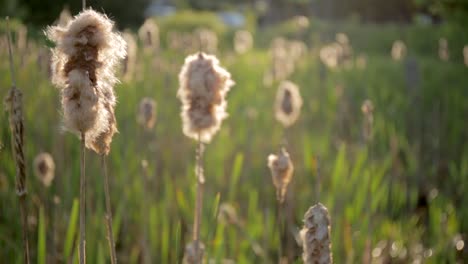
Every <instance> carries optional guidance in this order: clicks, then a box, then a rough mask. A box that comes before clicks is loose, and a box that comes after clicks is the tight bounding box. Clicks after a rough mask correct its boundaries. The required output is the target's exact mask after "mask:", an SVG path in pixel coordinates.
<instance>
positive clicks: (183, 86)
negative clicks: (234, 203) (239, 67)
mask: <svg viewBox="0 0 468 264" xmlns="http://www.w3.org/2000/svg"><path fill="white" fill-rule="evenodd" d="M179 82H180V87H179V90H178V92H177V96H178V98H179V99H180V100H181V102H182V112H181V116H182V121H183V132H184V134H185V135H186V136H188V137H190V138H192V139H196V140H197V143H198V147H197V153H196V167H195V171H196V177H197V188H196V198H195V214H194V223H193V241H192V242H191V243H189V244H188V245H187V246H186V248H185V256H184V263H188V264H195V263H196V264H199V263H201V262H202V260H203V252H204V245H203V243H202V242H201V240H200V225H201V216H202V208H203V185H204V183H205V177H204V176H203V152H204V145H203V144H204V143H208V142H210V141H211V139H212V137H213V136H214V134H215V133H216V132H217V131H218V130H219V129H220V127H221V122H222V121H223V119H224V118H226V117H227V113H226V105H227V103H226V100H225V96H226V93H227V92H228V91H229V89H230V87H231V86H232V85H233V84H234V82H233V81H232V80H231V75H230V74H229V72H227V71H226V70H225V69H223V68H222V67H221V66H220V65H219V61H218V59H217V58H216V57H215V56H212V55H207V54H204V53H201V52H200V53H198V54H194V55H191V56H188V57H187V58H186V59H185V64H184V66H183V67H182V70H181V72H180V73H179Z"/></svg>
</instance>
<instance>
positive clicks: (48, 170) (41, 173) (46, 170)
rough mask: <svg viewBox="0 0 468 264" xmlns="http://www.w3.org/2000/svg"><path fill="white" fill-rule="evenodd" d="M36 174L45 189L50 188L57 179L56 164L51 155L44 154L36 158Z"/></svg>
mask: <svg viewBox="0 0 468 264" xmlns="http://www.w3.org/2000/svg"><path fill="white" fill-rule="evenodd" d="M34 173H35V174H36V177H37V178H38V179H39V180H40V181H41V182H42V184H44V186H45V187H49V186H50V184H51V183H52V181H53V180H54V177H55V163H54V159H53V158H52V156H51V155H50V154H49V153H46V152H43V153H40V154H39V155H37V156H36V158H35V159H34Z"/></svg>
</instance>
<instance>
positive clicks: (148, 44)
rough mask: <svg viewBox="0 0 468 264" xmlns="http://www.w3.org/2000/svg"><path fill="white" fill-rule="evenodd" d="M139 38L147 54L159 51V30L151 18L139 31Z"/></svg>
mask: <svg viewBox="0 0 468 264" xmlns="http://www.w3.org/2000/svg"><path fill="white" fill-rule="evenodd" d="M138 38H139V39H140V41H141V43H142V44H143V48H144V50H145V51H146V52H154V51H157V50H158V49H159V28H158V25H157V24H156V22H155V21H154V20H153V19H151V18H149V19H146V20H145V22H144V23H143V25H141V27H140V28H139V29H138Z"/></svg>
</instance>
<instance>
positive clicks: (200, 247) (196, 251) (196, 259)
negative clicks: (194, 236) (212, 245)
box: [183, 241, 205, 264]
mask: <svg viewBox="0 0 468 264" xmlns="http://www.w3.org/2000/svg"><path fill="white" fill-rule="evenodd" d="M204 253H205V245H204V244H203V243H202V242H201V241H192V242H190V243H188V244H187V246H185V254H184V259H183V263H184V264H201V263H203V255H204Z"/></svg>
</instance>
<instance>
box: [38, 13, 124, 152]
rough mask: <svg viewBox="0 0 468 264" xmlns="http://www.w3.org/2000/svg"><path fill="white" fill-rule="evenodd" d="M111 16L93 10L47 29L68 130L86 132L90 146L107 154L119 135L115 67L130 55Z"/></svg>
mask: <svg viewBox="0 0 468 264" xmlns="http://www.w3.org/2000/svg"><path fill="white" fill-rule="evenodd" d="M113 26H114V23H113V21H112V20H110V19H109V18H107V16H105V15H103V14H100V13H98V12H96V11H94V10H91V9H87V10H84V11H82V12H81V13H79V14H78V15H77V16H75V17H74V18H73V20H72V21H70V22H69V23H68V24H67V25H66V26H60V25H58V26H53V27H49V28H48V30H47V36H48V37H49V39H51V40H52V41H54V42H55V44H56V47H55V48H54V49H53V51H52V53H53V57H52V68H53V70H52V82H53V83H54V84H55V85H56V86H57V87H59V88H60V89H61V93H62V107H63V116H64V122H65V126H66V128H67V129H69V130H70V131H72V132H75V133H79V134H81V133H84V134H85V136H86V147H87V148H90V149H92V150H94V151H96V152H97V153H98V154H107V153H108V152H109V150H110V142H111V140H112V136H113V134H114V133H115V132H116V131H117V129H116V120H115V116H114V107H115V104H116V99H115V95H114V90H113V86H114V85H115V83H117V81H118V80H117V78H116V77H115V67H116V66H117V65H118V63H119V61H120V60H122V59H123V58H124V57H125V55H126V50H125V46H126V45H125V41H124V40H123V38H122V37H121V36H120V34H117V33H115V32H113Z"/></svg>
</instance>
